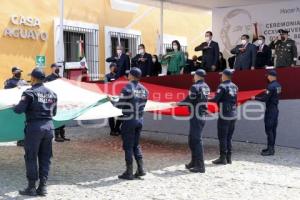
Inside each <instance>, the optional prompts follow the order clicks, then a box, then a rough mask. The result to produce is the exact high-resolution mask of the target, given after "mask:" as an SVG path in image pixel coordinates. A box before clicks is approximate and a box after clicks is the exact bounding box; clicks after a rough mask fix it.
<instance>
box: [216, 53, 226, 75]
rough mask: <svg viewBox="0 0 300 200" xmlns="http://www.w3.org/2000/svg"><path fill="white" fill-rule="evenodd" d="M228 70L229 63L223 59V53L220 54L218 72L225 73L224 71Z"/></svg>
mask: <svg viewBox="0 0 300 200" xmlns="http://www.w3.org/2000/svg"><path fill="white" fill-rule="evenodd" d="M226 68H227V63H226V60H225V58H224V57H223V53H221V52H220V53H219V59H218V63H217V69H216V71H219V72H222V71H224V69H226Z"/></svg>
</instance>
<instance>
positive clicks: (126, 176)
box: [118, 162, 134, 180]
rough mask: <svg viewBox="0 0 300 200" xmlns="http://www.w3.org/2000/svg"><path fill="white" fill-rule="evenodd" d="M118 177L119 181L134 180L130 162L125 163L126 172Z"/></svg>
mask: <svg viewBox="0 0 300 200" xmlns="http://www.w3.org/2000/svg"><path fill="white" fill-rule="evenodd" d="M118 177H119V179H125V180H133V179H134V176H133V165H132V162H126V171H125V172H124V173H123V174H122V175H120V176H118Z"/></svg>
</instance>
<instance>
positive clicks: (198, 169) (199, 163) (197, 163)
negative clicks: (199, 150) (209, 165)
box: [190, 160, 205, 173]
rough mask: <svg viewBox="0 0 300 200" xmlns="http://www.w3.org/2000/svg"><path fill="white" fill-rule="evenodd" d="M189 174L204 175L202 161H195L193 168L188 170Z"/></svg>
mask: <svg viewBox="0 0 300 200" xmlns="http://www.w3.org/2000/svg"><path fill="white" fill-rule="evenodd" d="M190 172H194V173H205V165H204V161H203V160H196V161H195V164H194V167H193V168H191V169H190Z"/></svg>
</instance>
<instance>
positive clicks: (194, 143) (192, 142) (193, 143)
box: [189, 117, 205, 161]
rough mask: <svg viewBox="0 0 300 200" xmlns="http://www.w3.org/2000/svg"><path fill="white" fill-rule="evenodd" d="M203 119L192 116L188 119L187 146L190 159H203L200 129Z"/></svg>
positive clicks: (203, 123)
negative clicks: (189, 151)
mask: <svg viewBox="0 0 300 200" xmlns="http://www.w3.org/2000/svg"><path fill="white" fill-rule="evenodd" d="M204 125H205V120H203V119H198V118H197V117H192V118H191V119H190V133H189V147H190V150H191V153H192V159H195V160H201V161H204V157H203V144H202V130H203V128H204Z"/></svg>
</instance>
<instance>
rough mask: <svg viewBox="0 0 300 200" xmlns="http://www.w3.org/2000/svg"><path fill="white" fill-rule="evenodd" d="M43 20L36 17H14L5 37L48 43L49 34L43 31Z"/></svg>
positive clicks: (5, 31) (5, 30) (6, 29)
mask: <svg viewBox="0 0 300 200" xmlns="http://www.w3.org/2000/svg"><path fill="white" fill-rule="evenodd" d="M40 26H41V20H40V19H39V18H35V17H25V16H20V15H13V16H11V18H10V25H9V27H7V28H5V29H4V33H3V34H4V36H5V37H11V38H16V39H27V40H35V41H46V40H47V39H48V33H47V32H44V31H41V30H40V29H41V27H40Z"/></svg>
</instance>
